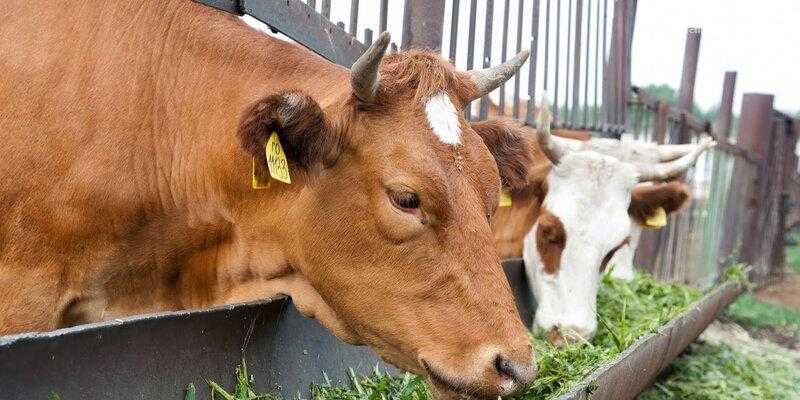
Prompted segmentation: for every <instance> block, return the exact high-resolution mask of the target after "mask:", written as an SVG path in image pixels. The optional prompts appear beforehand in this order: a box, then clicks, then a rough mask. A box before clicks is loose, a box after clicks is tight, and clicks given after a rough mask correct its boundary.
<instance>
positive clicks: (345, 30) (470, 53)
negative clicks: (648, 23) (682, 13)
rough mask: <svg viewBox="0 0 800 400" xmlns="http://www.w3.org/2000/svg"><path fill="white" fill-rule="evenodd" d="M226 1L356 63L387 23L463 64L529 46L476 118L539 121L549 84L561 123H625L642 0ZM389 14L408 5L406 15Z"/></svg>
mask: <svg viewBox="0 0 800 400" xmlns="http://www.w3.org/2000/svg"><path fill="white" fill-rule="evenodd" d="M218 6H219V7H220V8H223V9H226V10H229V11H235V12H239V13H244V14H249V15H250V16H252V17H254V18H256V19H258V20H260V21H262V22H264V23H265V24H267V25H268V26H269V27H270V28H271V29H272V30H274V31H278V32H281V33H283V34H285V35H286V36H288V37H289V38H291V39H293V40H295V41H296V42H298V43H300V44H302V45H304V46H306V47H308V48H310V49H311V50H313V51H315V52H316V53H318V54H320V55H321V56H323V57H325V58H327V59H328V60H330V61H332V62H335V63H337V64H340V65H344V66H348V67H349V66H350V65H351V64H352V62H353V61H354V60H355V59H356V58H357V57H358V55H359V54H360V53H361V52H363V50H364V49H365V46H366V45H369V44H370V43H371V42H372V38H373V36H375V35H376V33H378V32H382V31H386V30H388V31H390V32H391V33H392V37H393V39H394V40H395V42H394V43H392V48H395V49H396V48H397V47H398V46H397V43H398V42H399V43H400V46H399V47H400V48H401V49H406V48H411V47H425V48H430V49H435V50H439V51H441V54H442V55H443V56H444V57H446V58H449V59H450V60H451V61H453V62H454V63H455V64H456V65H457V66H458V67H459V68H461V69H472V68H486V67H489V66H492V65H494V64H499V63H501V62H504V61H506V60H507V59H508V58H510V57H511V56H513V55H514V54H516V53H518V52H519V51H520V50H523V49H530V51H531V56H530V58H529V61H528V62H527V64H526V65H525V66H523V68H522V69H521V71H520V73H519V74H517V75H516V76H515V78H514V80H513V81H512V82H507V83H506V84H504V85H502V86H501V87H500V88H498V89H497V90H495V91H494V92H493V93H491V94H490V95H488V96H486V97H484V98H483V99H481V101H480V102H478V105H476V107H475V112H474V113H473V112H472V111H471V110H468V111H467V115H468V117H469V118H471V119H485V118H487V117H488V116H489V115H495V114H499V115H507V116H513V117H514V118H517V119H520V120H522V121H524V122H526V123H528V124H531V125H533V123H534V120H535V118H534V114H535V107H534V102H532V101H529V100H530V99H538V97H539V96H538V95H540V92H541V91H547V93H548V94H549V96H548V97H550V99H551V101H552V102H553V105H554V107H553V112H554V117H555V125H556V127H568V128H574V129H587V130H592V131H595V132H598V133H604V134H608V135H610V136H618V135H619V134H620V133H621V132H622V131H623V130H624V124H625V115H626V109H627V93H628V91H629V90H630V84H629V82H630V47H631V42H632V37H633V19H634V15H635V9H636V0H497V1H495V0H480V1H478V0H403V1H400V0H393V1H389V0H379V1H370V2H361V1H359V0H338V1H337V0H323V1H317V0H307V1H306V2H302V1H299V0H281V1H278V0H219V5H218ZM390 15H392V16H394V15H402V16H403V19H402V24H398V23H397V21H398V19H397V18H392V19H390V18H389V16H390ZM334 21H336V22H334ZM345 21H347V22H345ZM498 39H500V40H498ZM478 57H479V58H478ZM476 58H478V59H477V60H476ZM473 114H474V115H473Z"/></svg>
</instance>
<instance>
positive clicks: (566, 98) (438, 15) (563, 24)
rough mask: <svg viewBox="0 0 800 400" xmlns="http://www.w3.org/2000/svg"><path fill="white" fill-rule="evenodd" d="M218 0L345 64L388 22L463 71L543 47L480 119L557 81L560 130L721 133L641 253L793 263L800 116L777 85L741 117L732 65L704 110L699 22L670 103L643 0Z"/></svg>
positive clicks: (702, 274)
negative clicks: (648, 35) (654, 76)
mask: <svg viewBox="0 0 800 400" xmlns="http://www.w3.org/2000/svg"><path fill="white" fill-rule="evenodd" d="M216 6H217V7H218V8H221V9H225V10H227V11H231V12H235V13H238V14H240V15H241V14H246V15H249V16H250V17H252V18H255V19H256V20H259V21H261V22H263V23H264V24H266V25H267V26H269V29H270V30H271V31H272V32H275V33H280V34H283V35H285V36H286V37H288V38H289V39H291V40H294V41H296V42H298V43H300V44H302V45H304V46H306V47H308V48H309V49H311V50H313V51H315V52H316V53H317V54H319V55H321V56H322V57H325V58H327V59H328V60H330V61H332V62H335V63H337V64H340V65H343V66H346V67H349V66H350V65H351V64H352V63H353V61H354V60H355V59H356V58H357V57H358V56H359V55H360V54H361V53H362V52H363V51H364V49H365V48H366V46H368V45H369V44H371V43H372V40H373V37H374V36H375V35H376V33H377V32H382V31H386V30H388V31H390V32H391V33H392V38H393V40H394V42H393V43H392V49H394V50H396V49H398V47H399V48H400V49H407V48H415V47H422V48H429V49H433V50H436V51H439V52H440V53H441V54H442V56H444V57H446V58H449V59H450V60H451V61H453V62H454V63H455V64H456V66H457V67H458V68H460V69H472V68H484V67H489V66H492V65H496V64H498V63H500V62H503V61H505V60H507V59H508V58H510V57H511V56H513V55H514V54H516V53H517V52H519V51H520V50H522V49H530V50H531V56H530V58H529V61H528V62H527V64H526V65H525V66H523V68H522V70H521V71H520V73H518V74H517V75H516V76H515V77H514V79H513V80H511V81H510V82H507V83H506V84H505V85H502V86H501V87H500V88H498V89H497V90H495V91H494V92H493V93H491V94H490V95H488V96H486V97H484V98H482V99H481V100H480V101H479V102H476V103H477V104H474V105H473V107H471V108H470V109H468V110H467V117H468V118H470V119H473V120H474V119H485V118H487V117H490V116H493V115H505V116H510V117H513V118H516V119H518V120H520V121H522V122H525V123H527V124H529V125H535V122H534V121H535V118H534V116H535V113H536V108H535V104H534V102H533V101H531V99H538V98H540V97H541V92H542V91H546V92H547V93H548V98H550V99H551V100H552V101H553V111H554V115H555V117H556V120H555V121H554V125H555V126H556V127H557V128H562V127H563V128H570V129H581V130H587V131H589V132H591V133H592V135H594V136H605V137H615V138H622V139H623V140H639V141H650V142H656V143H692V142H695V141H697V140H698V139H699V138H700V137H701V136H703V135H710V136H712V137H714V138H715V139H716V140H717V141H718V142H719V145H718V147H717V148H716V149H714V150H713V151H711V152H708V153H706V154H705V155H704V156H703V157H702V158H701V159H700V160H699V162H698V163H697V165H696V167H695V168H693V169H692V170H690V171H689V173H688V174H687V176H686V181H687V182H689V183H690V184H691V186H692V188H693V199H694V200H693V201H692V202H691V205H690V206H689V207H688V208H687V209H686V210H684V211H682V212H679V213H676V214H675V215H673V216H672V217H671V219H670V223H669V224H668V225H667V227H665V228H663V229H661V230H658V231H649V230H648V231H646V232H644V234H643V236H642V240H641V243H640V245H639V248H638V249H637V253H636V259H635V260H636V264H637V265H638V266H641V267H643V268H644V269H647V270H649V271H650V272H652V273H653V274H655V275H656V276H658V277H659V278H661V279H665V280H674V281H680V282H685V283H691V284H695V285H698V286H707V285H710V284H711V283H713V282H714V281H715V280H716V279H717V278H718V277H719V275H720V273H721V272H722V271H724V269H725V268H727V267H728V266H729V265H731V264H732V263H735V262H743V263H747V264H750V265H752V272H751V278H752V279H754V280H755V281H756V282H762V283H763V282H766V281H768V280H770V279H774V278H778V277H780V276H781V275H782V274H783V271H784V255H783V248H784V237H785V234H786V231H787V229H788V228H791V227H800V211H798V208H799V207H798V203H799V202H800V177H798V174H797V168H798V165H797V157H796V156H795V146H796V143H797V138H798V135H800V121H798V120H797V119H796V118H792V117H790V116H789V115H786V114H784V113H781V112H779V111H777V110H774V109H773V96H772V95H769V94H756V93H746V94H744V95H743V98H742V106H741V110H740V112H739V114H738V121H737V119H736V118H734V114H733V103H734V97H735V85H736V72H733V71H731V72H727V73H726V74H725V80H724V85H723V88H722V94H721V97H720V108H719V111H718V113H717V116H716V120H715V121H713V123H712V121H707V120H704V119H702V118H700V117H699V116H697V115H695V114H693V113H692V108H693V104H694V86H695V75H696V71H697V66H698V65H697V62H698V54H699V51H700V40H701V36H702V32H701V30H700V29H699V28H689V29H688V30H687V35H686V47H685V52H684V55H683V70H682V75H681V82H680V86H679V88H680V89H679V94H678V100H677V103H676V104H669V103H668V102H666V101H665V100H664V99H659V98H656V97H655V96H654V95H653V94H651V93H648V92H647V91H646V90H645V89H643V88H639V87H634V86H632V85H631V57H632V54H631V47H632V42H633V34H634V27H635V17H636V7H637V0H392V1H390V0H377V1H375V0H371V1H359V0H319V1H318V0H306V1H300V0H217V5H216ZM401 15H402V20H401V19H400V18H399V16H401ZM390 16H391V18H390ZM250 17H246V18H250ZM397 43H400V45H399V46H398V45H397ZM476 58H477V60H476Z"/></svg>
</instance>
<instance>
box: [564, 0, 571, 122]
mask: <svg viewBox="0 0 800 400" xmlns="http://www.w3.org/2000/svg"><path fill="white" fill-rule="evenodd" d="M571 42H572V0H569V7H568V8H567V40H566V43H565V46H566V49H565V54H564V63H565V64H566V66H565V67H564V70H565V71H564V125H565V126H567V127H569V126H571V125H572V120H570V118H569V117H570V113H569V84H570V79H569V59H570V57H569V46H570V43H571Z"/></svg>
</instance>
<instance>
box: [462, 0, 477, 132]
mask: <svg viewBox="0 0 800 400" xmlns="http://www.w3.org/2000/svg"><path fill="white" fill-rule="evenodd" d="M477 8H478V0H471V1H470V4H469V35H468V37H467V71H469V70H471V69H472V67H473V65H474V61H475V19H476V9H477ZM464 112H465V114H466V118H467V121H469V120H470V119H472V106H471V104H468V105H467V109H466V110H464Z"/></svg>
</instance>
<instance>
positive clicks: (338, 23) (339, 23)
mask: <svg viewBox="0 0 800 400" xmlns="http://www.w3.org/2000/svg"><path fill="white" fill-rule="evenodd" d="M336 26H338V27H339V29H341V30H344V22H342V21H339V22H337V23H336Z"/></svg>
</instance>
